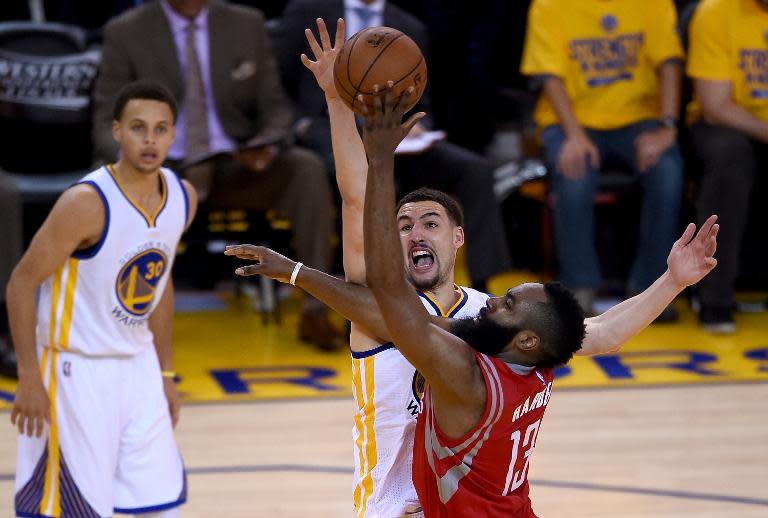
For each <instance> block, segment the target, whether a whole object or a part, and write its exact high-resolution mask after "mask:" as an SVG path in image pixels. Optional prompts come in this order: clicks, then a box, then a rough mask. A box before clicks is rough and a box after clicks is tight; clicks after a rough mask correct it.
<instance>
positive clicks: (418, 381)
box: [411, 371, 427, 402]
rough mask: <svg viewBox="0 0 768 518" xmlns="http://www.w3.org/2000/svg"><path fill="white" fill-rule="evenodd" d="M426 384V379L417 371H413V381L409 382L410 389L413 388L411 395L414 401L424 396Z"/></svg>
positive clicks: (419, 400)
mask: <svg viewBox="0 0 768 518" xmlns="http://www.w3.org/2000/svg"><path fill="white" fill-rule="evenodd" d="M426 384H427V380H425V379H424V376H422V375H421V373H420V372H419V371H416V372H414V373H413V381H412V382H411V389H412V390H413V397H415V398H416V401H418V402H421V398H422V397H423V396H424V387H425V386H426Z"/></svg>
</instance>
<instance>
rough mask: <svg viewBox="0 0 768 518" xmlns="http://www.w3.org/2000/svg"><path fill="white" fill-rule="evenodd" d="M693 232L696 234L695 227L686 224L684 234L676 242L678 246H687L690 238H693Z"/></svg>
mask: <svg viewBox="0 0 768 518" xmlns="http://www.w3.org/2000/svg"><path fill="white" fill-rule="evenodd" d="M695 232H696V225H694V224H693V223H688V226H687V227H685V232H683V235H682V236H680V239H678V240H677V243H679V244H680V246H685V245H687V244H688V243H690V242H691V238H692V237H693V234H694V233H695ZM677 243H676V244H677Z"/></svg>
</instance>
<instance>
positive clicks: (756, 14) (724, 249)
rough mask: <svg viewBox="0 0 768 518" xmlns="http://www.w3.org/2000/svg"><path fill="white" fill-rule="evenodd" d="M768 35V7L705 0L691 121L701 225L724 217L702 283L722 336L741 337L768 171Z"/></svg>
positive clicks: (698, 15)
mask: <svg viewBox="0 0 768 518" xmlns="http://www.w3.org/2000/svg"><path fill="white" fill-rule="evenodd" d="M766 27H768V1H766V0H704V1H702V2H701V4H699V6H698V7H697V8H696V12H695V14H694V15H693V20H692V22H691V26H690V30H689V59H688V75H689V76H691V77H692V78H693V79H694V101H693V103H692V104H691V106H690V107H689V120H690V121H691V122H692V126H691V141H692V144H693V148H694V151H695V153H696V155H697V158H698V159H699V162H700V168H701V174H702V176H701V179H700V183H699V197H698V201H697V207H696V208H697V213H698V219H699V221H703V220H704V219H706V217H707V216H708V215H710V214H717V215H718V216H719V217H720V219H719V223H720V234H719V235H718V241H719V245H718V247H717V253H716V254H715V258H716V259H717V268H715V270H714V271H713V272H712V273H711V274H710V276H709V277H708V278H707V279H705V280H703V281H701V282H700V283H699V298H700V302H701V309H700V312H699V322H700V323H701V326H702V327H703V328H704V329H707V330H708V331H711V332H714V333H732V332H734V331H735V330H736V326H735V323H734V318H733V312H734V309H735V304H736V299H735V295H734V283H735V281H736V277H737V275H738V274H739V262H740V261H739V252H740V250H741V247H742V236H743V234H744V229H745V227H746V225H747V217H748V214H749V199H750V191H751V190H752V188H753V184H754V183H755V175H756V174H759V173H762V176H764V174H765V171H766V168H768V50H766V36H767V35H768V33H766ZM758 181H759V180H758Z"/></svg>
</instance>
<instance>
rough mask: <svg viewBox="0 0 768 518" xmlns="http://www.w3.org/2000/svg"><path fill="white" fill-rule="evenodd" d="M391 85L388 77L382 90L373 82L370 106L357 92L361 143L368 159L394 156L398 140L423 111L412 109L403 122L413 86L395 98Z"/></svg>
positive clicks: (414, 123) (406, 133) (422, 114)
mask: <svg viewBox="0 0 768 518" xmlns="http://www.w3.org/2000/svg"><path fill="white" fill-rule="evenodd" d="M393 86H394V83H393V82H392V81H387V85H386V87H385V88H384V90H381V88H380V87H379V85H373V106H369V105H368V104H366V102H365V99H364V98H363V96H362V95H359V96H358V101H359V102H360V105H361V106H362V111H363V129H364V131H363V145H364V146H365V151H366V154H367V155H368V160H369V161H371V160H374V159H378V158H385V157H388V156H394V153H395V149H396V148H397V146H398V145H399V144H400V142H402V140H403V139H404V138H405V137H406V135H408V133H410V131H411V129H412V128H413V127H414V126H415V125H416V123H417V122H419V120H421V119H422V118H423V117H424V116H425V115H426V113H424V112H418V113H414V114H413V115H411V116H410V117H409V118H408V120H407V121H405V122H402V120H403V115H404V114H405V112H406V111H407V108H408V106H409V104H410V99H411V96H412V95H413V92H414V88H413V87H412V86H410V87H408V88H407V89H406V90H405V91H403V93H402V94H401V95H400V99H399V100H397V99H395V93H394V91H393V89H392V87H393Z"/></svg>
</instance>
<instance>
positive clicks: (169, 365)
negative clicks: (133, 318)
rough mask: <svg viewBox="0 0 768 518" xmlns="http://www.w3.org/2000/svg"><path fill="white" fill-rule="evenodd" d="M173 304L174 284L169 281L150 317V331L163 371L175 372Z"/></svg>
mask: <svg viewBox="0 0 768 518" xmlns="http://www.w3.org/2000/svg"><path fill="white" fill-rule="evenodd" d="M173 304H174V289H173V282H172V281H171V280H169V281H168V285H167V286H166V287H165V291H164V293H163V297H162V299H160V302H159V303H158V305H157V306H156V307H155V309H154V311H153V312H152V315H151V316H150V317H149V329H150V330H151V331H152V337H153V340H154V344H155V351H156V352H157V359H158V360H159V362H160V370H163V371H173Z"/></svg>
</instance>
